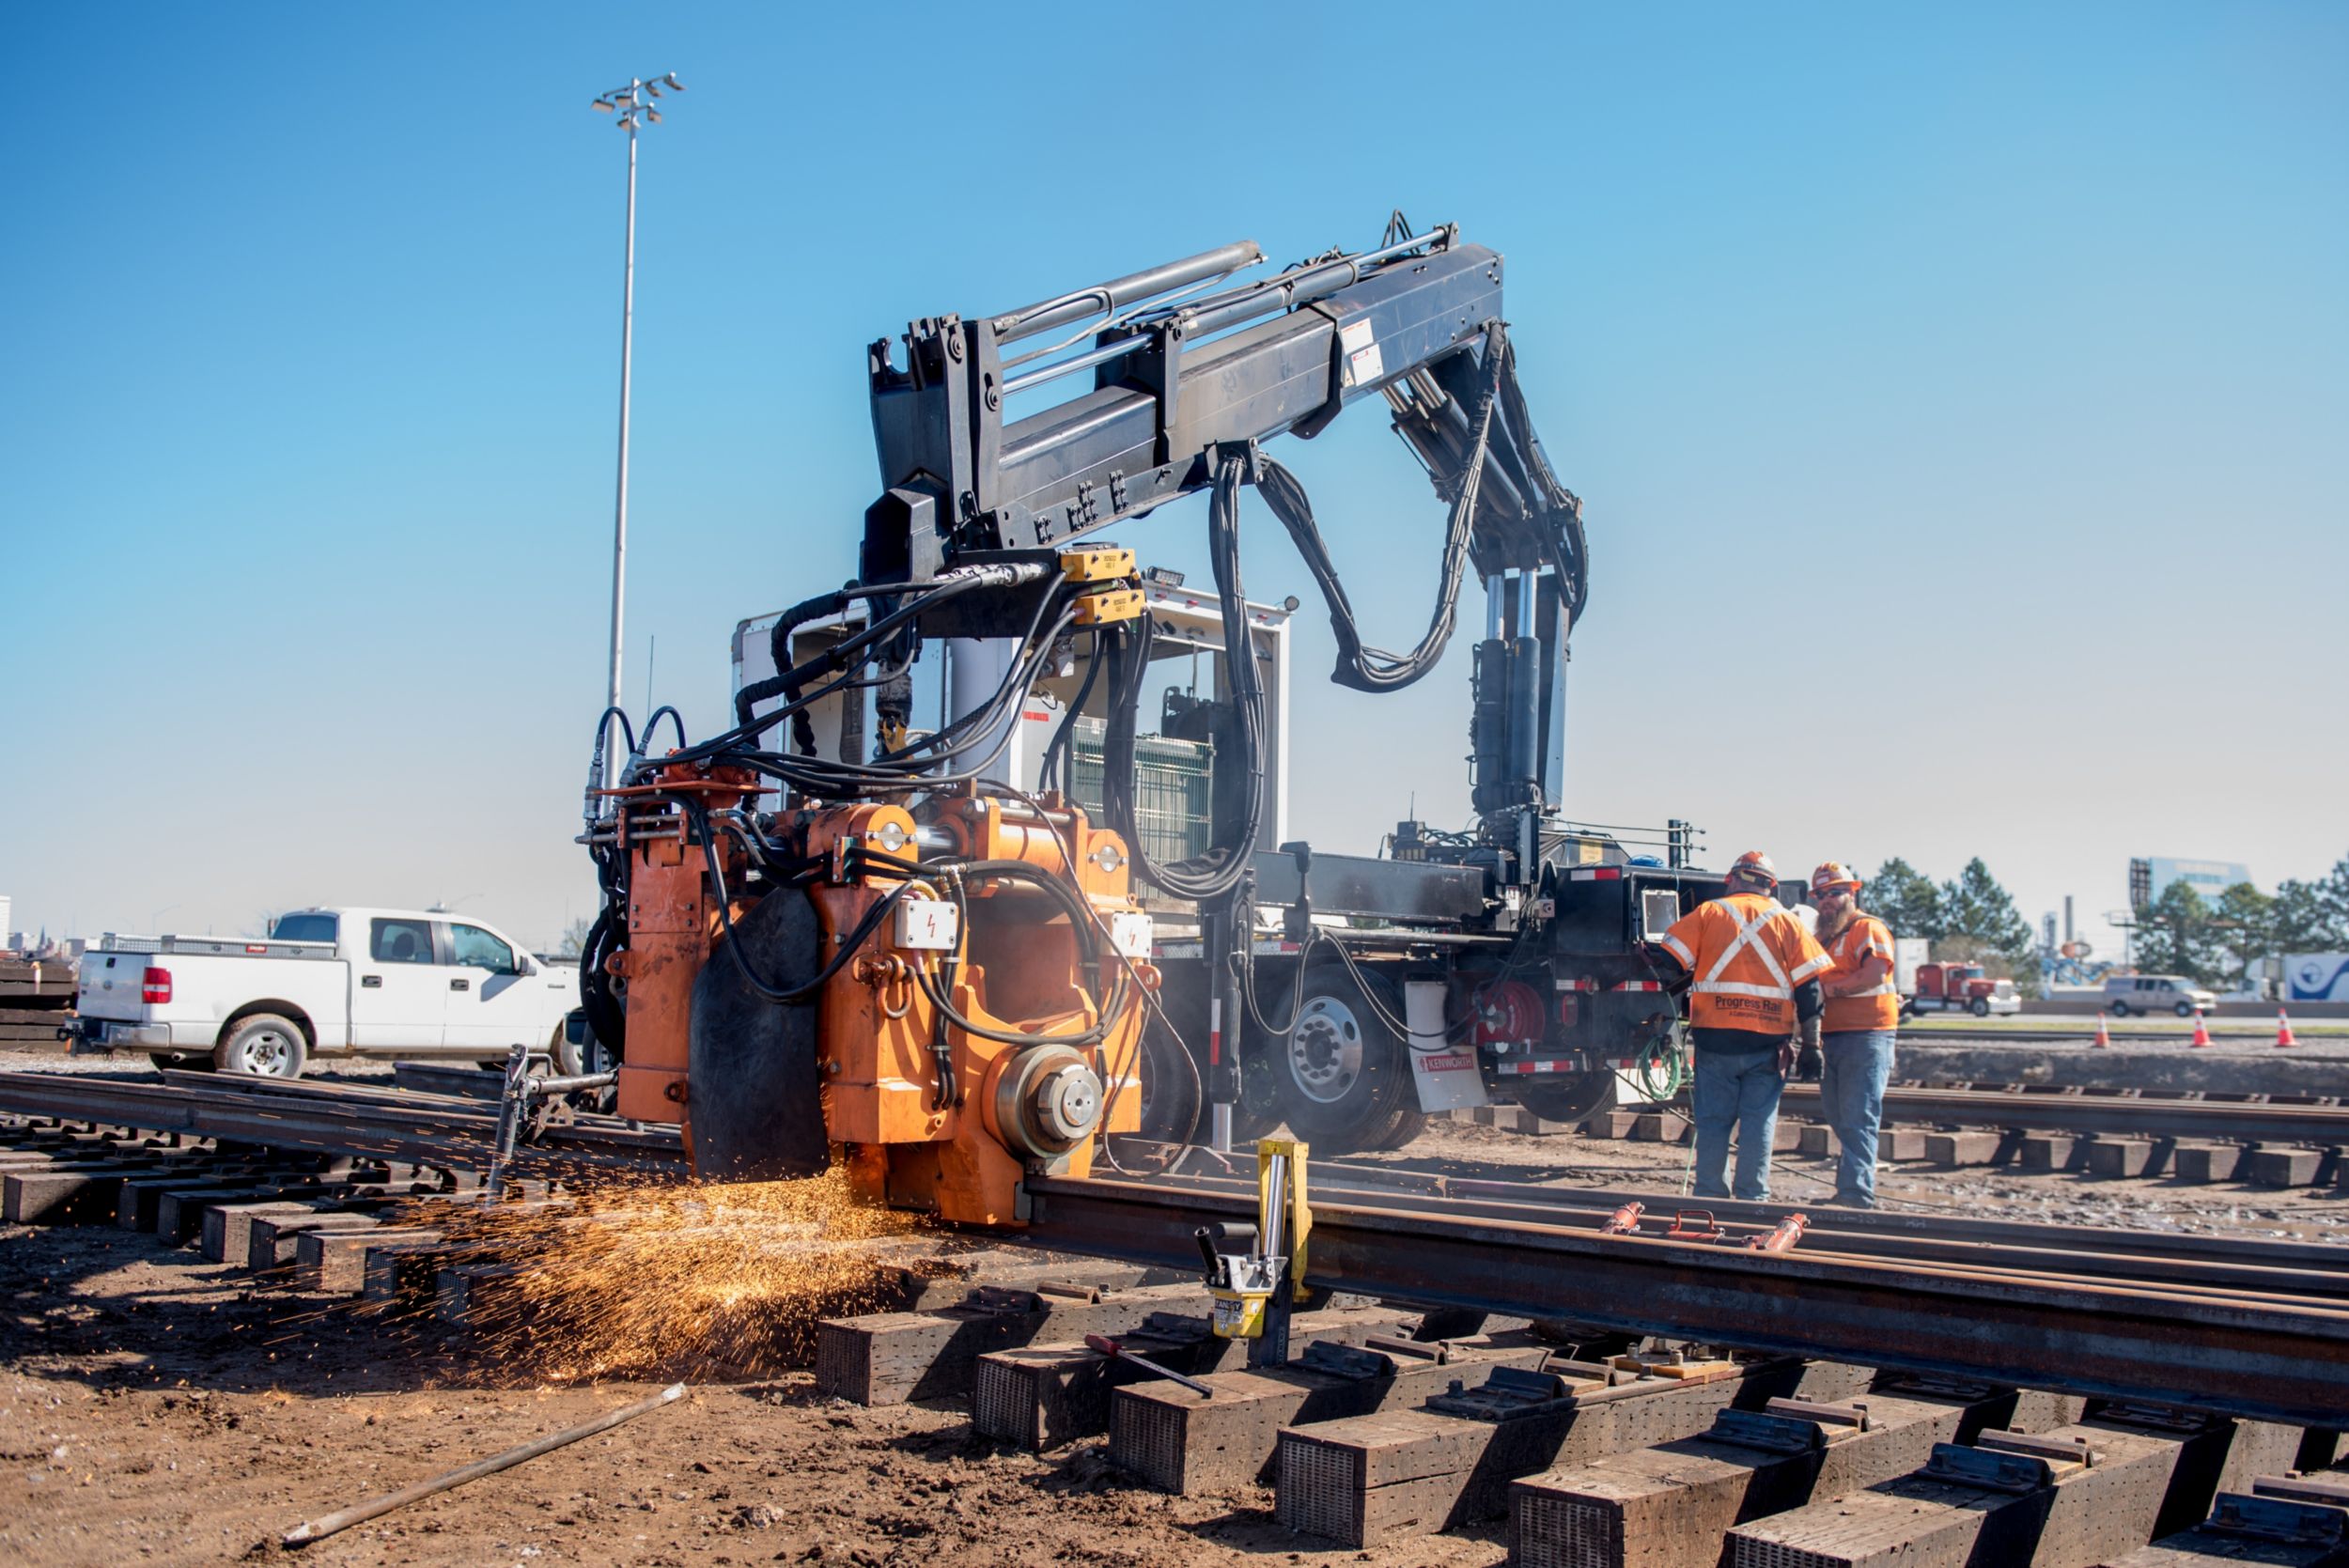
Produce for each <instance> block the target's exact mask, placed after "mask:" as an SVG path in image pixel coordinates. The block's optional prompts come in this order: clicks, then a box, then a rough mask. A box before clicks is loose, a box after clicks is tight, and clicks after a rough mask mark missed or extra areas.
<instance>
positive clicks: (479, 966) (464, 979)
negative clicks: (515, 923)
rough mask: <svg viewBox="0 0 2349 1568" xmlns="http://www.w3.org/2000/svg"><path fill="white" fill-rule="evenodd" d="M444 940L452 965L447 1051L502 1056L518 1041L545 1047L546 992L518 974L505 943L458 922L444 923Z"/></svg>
mask: <svg viewBox="0 0 2349 1568" xmlns="http://www.w3.org/2000/svg"><path fill="white" fill-rule="evenodd" d="M448 935H449V945H450V948H451V950H452V951H451V956H452V957H453V958H454V959H455V960H456V965H457V967H456V968H455V969H453V970H450V971H449V972H450V974H451V975H452V976H453V978H452V979H451V980H450V981H449V993H448V1043H449V1048H451V1049H452V1050H459V1049H461V1050H478V1051H481V1052H482V1053H484V1054H485V1055H487V1054H492V1053H494V1054H496V1055H499V1056H503V1055H505V1054H506V1051H507V1050H508V1049H509V1048H511V1047H512V1046H513V1045H514V1043H515V1042H516V1041H518V1040H519V1041H521V1042H522V1043H523V1044H524V1045H527V1046H530V1047H532V1048H542V1047H544V1046H545V1045H546V1043H547V1038H548V1036H549V1035H551V1034H552V1033H553V1032H554V1025H553V1023H552V1020H546V1019H545V1013H546V994H547V993H546V987H545V986H543V985H533V984H531V983H530V981H529V980H528V978H527V977H525V976H524V975H523V973H522V966H521V958H520V956H519V955H517V954H516V953H515V952H514V950H513V948H512V947H511V946H509V945H508V944H507V943H506V939H505V938H503V937H501V936H499V935H498V934H497V933H496V932H494V931H490V930H485V929H483V928H482V927H481V926H478V925H466V924H462V923H460V922H458V921H451V922H449V926H448ZM542 1020H543V1021H542Z"/></svg>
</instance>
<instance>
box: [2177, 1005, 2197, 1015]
mask: <svg viewBox="0 0 2349 1568" xmlns="http://www.w3.org/2000/svg"><path fill="white" fill-rule="evenodd" d="M2193 1016H2194V1004H2193V1003H2192V1002H2190V1001H2182V1002H2180V1003H2178V1017H2182V1018H2190V1017H2193Z"/></svg>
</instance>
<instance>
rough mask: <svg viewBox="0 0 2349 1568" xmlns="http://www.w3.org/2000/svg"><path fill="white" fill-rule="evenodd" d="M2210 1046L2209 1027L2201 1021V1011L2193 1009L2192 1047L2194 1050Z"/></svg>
mask: <svg viewBox="0 0 2349 1568" xmlns="http://www.w3.org/2000/svg"><path fill="white" fill-rule="evenodd" d="M2209 1044H2210V1025H2208V1024H2206V1023H2204V1022H2203V1021H2202V1010H2201V1008H2199V1007H2197V1008H2196V1009H2194V1046H2195V1048H2196V1049H2198V1050H2199V1049H2201V1048H2202V1047H2204V1046H2207V1045H2209Z"/></svg>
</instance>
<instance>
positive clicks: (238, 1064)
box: [212, 1013, 310, 1078]
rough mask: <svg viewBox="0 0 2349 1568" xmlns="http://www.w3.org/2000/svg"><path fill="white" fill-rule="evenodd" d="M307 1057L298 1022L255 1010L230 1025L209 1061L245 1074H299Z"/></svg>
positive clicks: (283, 1076) (256, 1075) (268, 1075)
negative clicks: (225, 1035) (252, 1013)
mask: <svg viewBox="0 0 2349 1568" xmlns="http://www.w3.org/2000/svg"><path fill="white" fill-rule="evenodd" d="M309 1057H310V1048H309V1045H308V1043H307V1042H306V1041H304V1040H303V1037H302V1030H301V1028H300V1026H299V1025H297V1024H295V1023H294V1022H293V1021H292V1020H291V1019H288V1018H281V1017H278V1016H277V1015H276V1014H274V1013H256V1014H254V1015H253V1016H252V1017H249V1018H240V1019H238V1020H237V1021H236V1023H235V1024H233V1025H231V1026H230V1028H229V1031H228V1036H227V1038H226V1039H225V1040H223V1041H221V1043H220V1048H219V1049H218V1050H216V1051H214V1052H213V1053H212V1063H213V1064H214V1065H215V1066H217V1067H219V1068H220V1070H221V1071H222V1072H225V1073H242V1074H244V1075H245V1076H247V1077H248V1078H300V1077H301V1076H302V1065H303V1063H304V1062H306V1061H308V1060H309Z"/></svg>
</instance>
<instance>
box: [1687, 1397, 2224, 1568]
mask: <svg viewBox="0 0 2349 1568" xmlns="http://www.w3.org/2000/svg"><path fill="white" fill-rule="evenodd" d="M2233 1425H2234V1423H2232V1422H2231V1421H2223V1420H2219V1421H2202V1420H2199V1419H2197V1418H2191V1417H2180V1416H2178V1415H2177V1414H2176V1413H2174V1412H2168V1413H2156V1414H2155V1416H2154V1419H2153V1420H2151V1421H2138V1420H2136V1419H2133V1418H2132V1417H2131V1416H2129V1415H2128V1414H2126V1413H2123V1412H2119V1411H2108V1413H2106V1414H2104V1415H2101V1416H2097V1417H2093V1418H2092V1419H2090V1420H2088V1421H2080V1422H2076V1423H2073V1424H2070V1425H2066V1426H2061V1427H2058V1428H2056V1429H2055V1430H2054V1431H2053V1432H2050V1433H2047V1434H2046V1435H2045V1436H2027V1435H2025V1434H2022V1433H2016V1432H1985V1433H1983V1435H1982V1436H1980V1437H1978V1438H1977V1439H1976V1441H1975V1446H1974V1447H1971V1448H1967V1447H1962V1446H1960V1445H1957V1444H1953V1443H1943V1444H1940V1445H1937V1447H1936V1448H1935V1450H1934V1452H1933V1457H1932V1458H1931V1459H1930V1460H1929V1461H1928V1462H1927V1463H1926V1465H1925V1466H1924V1467H1922V1468H1921V1469H1919V1470H1916V1471H1914V1472H1912V1473H1910V1474H1908V1475H1905V1476H1900V1477H1897V1478H1895V1479H1893V1480H1890V1481H1887V1482H1881V1483H1876V1484H1875V1485H1872V1486H1868V1487H1865V1488H1862V1489H1860V1490H1859V1491H1855V1492H1851V1493H1847V1494H1846V1495H1845V1496H1843V1497H1842V1498H1837V1499H1835V1500H1833V1501H1831V1502H1812V1503H1809V1504H1806V1505H1804V1506H1803V1507H1800V1508H1797V1509H1794V1510H1792V1511H1790V1512H1787V1513H1784V1514H1776V1515H1774V1516H1772V1517H1769V1518H1765V1519H1756V1520H1751V1521H1749V1522H1747V1523H1744V1524H1740V1525H1738V1526H1736V1527H1735V1529H1732V1530H1731V1531H1730V1532H1729V1536H1728V1541H1729V1546H1730V1555H1729V1561H1730V1563H1731V1565H1732V1568H1894V1565H1896V1564H1897V1565H1900V1568H1907V1565H1910V1564H1915V1563H1924V1562H1982V1563H1991V1562H1999V1563H2006V1562H2014V1563H2025V1562H2028V1563H2030V1564H2031V1565H2032V1568H2094V1565H2096V1564H2099V1563H2102V1562H2105V1561H2107V1560H2108V1559H2110V1558H2112V1557H2115V1556H2118V1555H2121V1554H2123V1553H2126V1552H2129V1551H2132V1550H2134V1549H2135V1548H2136V1547H2139V1546H2141V1545H2145V1544H2147V1543H2148V1542H2150V1541H2151V1540H2153V1539H2154V1538H2155V1536H2156V1535H2159V1534H2163V1533H2166V1531H2165V1530H2164V1529H2163V1526H2164V1525H2165V1524H2166V1523H2168V1522H2170V1521H2171V1520H2173V1519H2178V1518H2180V1517H2183V1518H2184V1519H2185V1520H2187V1521H2191V1520H2195V1519H2200V1518H2201V1517H2202V1516H2203V1515H2204V1514H2207V1513H2208V1512H2209V1509H2210V1505H2211V1502H2212V1499H2213V1498H2214V1497H2215V1495H2216V1492H2215V1483H2216V1482H2217V1477H2218V1476H2219V1474H2220V1473H2222V1471H2223V1469H2224V1467H2225V1457H2226V1453H2227V1450H2228V1447H2229V1445H2230V1442H2231V1439H2232V1436H2233V1431H2232V1428H2233Z"/></svg>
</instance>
